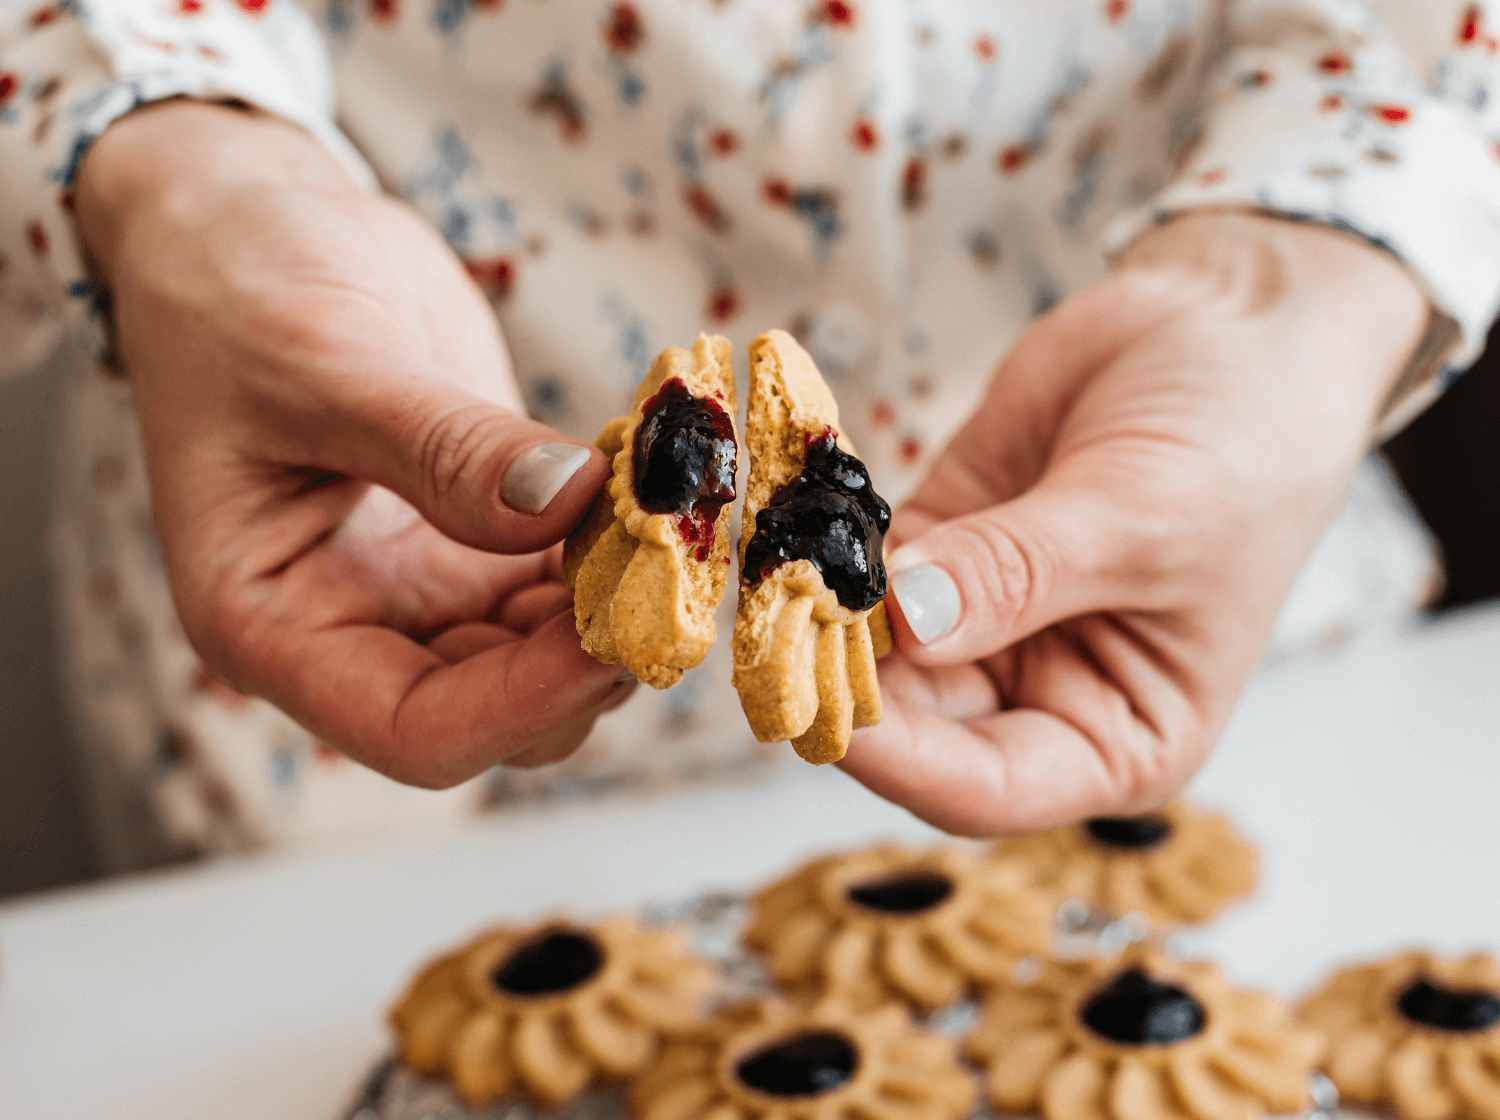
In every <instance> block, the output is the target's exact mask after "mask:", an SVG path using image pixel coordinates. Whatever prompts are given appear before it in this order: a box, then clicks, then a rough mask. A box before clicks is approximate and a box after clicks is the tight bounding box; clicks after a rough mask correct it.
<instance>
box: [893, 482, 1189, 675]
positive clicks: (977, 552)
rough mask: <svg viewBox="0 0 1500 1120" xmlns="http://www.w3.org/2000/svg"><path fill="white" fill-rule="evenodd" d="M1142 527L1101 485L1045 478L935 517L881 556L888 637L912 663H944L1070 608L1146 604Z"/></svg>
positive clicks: (1005, 640)
mask: <svg viewBox="0 0 1500 1120" xmlns="http://www.w3.org/2000/svg"><path fill="white" fill-rule="evenodd" d="M1149 533H1150V530H1149V528H1147V527H1146V526H1145V525H1143V524H1142V523H1141V522H1139V521H1138V520H1132V519H1130V518H1128V517H1127V516H1126V515H1125V514H1124V512H1123V511H1122V509H1121V506H1120V503H1119V502H1118V501H1117V500H1116V499H1115V498H1113V497H1112V496H1111V495H1110V494H1109V493H1108V492H1106V491H1105V490H1101V489H1096V488H1093V487H1088V486H1081V485H1077V484H1069V485H1061V484H1057V483H1051V484H1049V483H1048V482H1047V481H1046V480H1044V481H1043V482H1042V483H1041V484H1039V485H1038V486H1036V487H1034V488H1033V489H1031V490H1029V491H1027V492H1026V493H1025V494H1023V495H1022V496H1020V497H1019V498H1016V499H1015V500H1013V501H1009V502H1005V503H1003V504H1001V505H996V506H991V507H989V508H987V509H983V510H979V511H978V512H975V513H971V514H968V515H966V516H963V517H957V518H954V519H952V520H950V521H944V522H941V523H939V524H938V525H936V526H934V527H932V528H930V529H928V530H927V531H926V532H925V533H923V534H922V535H921V536H919V537H917V538H916V539H915V540H912V541H909V542H908V543H906V544H903V545H902V546H901V547H900V548H898V549H897V550H896V552H895V553H894V554H893V555H892V556H891V559H890V570H891V596H892V599H893V601H894V603H895V607H896V609H895V610H894V611H893V612H892V615H893V621H894V624H895V628H896V634H897V639H898V641H899V642H900V645H901V648H902V650H903V651H904V652H905V653H907V655H908V656H910V657H911V659H912V660H913V661H915V662H917V663H918V664H925V665H950V664H958V663H962V662H968V661H975V660H979V659H980V658H984V657H988V656H990V655H991V654H994V653H997V652H999V651H1000V650H1002V649H1005V648H1006V647H1007V646H1010V645H1013V644H1015V643H1016V642H1019V641H1021V640H1022V639H1023V638H1026V637H1029V636H1030V635H1032V634H1035V633H1037V632H1039V631H1041V630H1045V629H1046V628H1047V627H1049V626H1052V625H1053V624H1055V623H1058V622H1061V621H1063V620H1064V619H1068V618H1074V617H1076V616H1078V615H1083V614H1091V613H1094V612H1097V611H1105V610H1112V609H1119V608H1124V607H1127V606H1129V607H1144V608H1146V609H1149V608H1150V607H1151V606H1152V604H1150V603H1148V602H1141V601H1140V589H1141V588H1142V587H1150V586H1152V582H1151V578H1150V576H1149V574H1148V573H1147V571H1146V569H1147V567H1148V558H1149V557H1150V556H1151V555H1152V554H1153V552H1154V550H1152V549H1150V548H1148V547H1147V543H1148V541H1147V538H1148V534H1149ZM1149 566H1150V567H1151V568H1152V569H1153V570H1155V568H1156V565H1149ZM1163 605H1165V604H1163Z"/></svg>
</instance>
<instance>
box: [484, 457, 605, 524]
mask: <svg viewBox="0 0 1500 1120" xmlns="http://www.w3.org/2000/svg"><path fill="white" fill-rule="evenodd" d="M588 461H589V449H588V448H587V447H579V446H578V445H577V444H576V443H544V444H542V445H541V446H539V447H533V448H532V449H531V450H530V451H527V452H524V453H523V454H522V455H521V456H520V457H519V458H517V459H516V461H515V462H514V463H512V464H511V465H510V470H508V471H506V472H505V480H504V481H503V482H501V483H500V500H501V501H503V502H504V503H505V504H506V505H508V506H510V508H511V509H514V510H519V511H520V512H522V513H541V512H542V510H544V509H546V508H547V506H548V505H549V504H550V503H551V501H552V499H553V498H555V497H557V492H558V491H559V490H561V489H562V488H563V487H564V486H566V485H567V484H568V479H570V478H572V477H573V476H574V475H575V474H577V473H578V472H579V471H580V470H581V469H582V468H583V465H584V464H585V463H587V462H588Z"/></svg>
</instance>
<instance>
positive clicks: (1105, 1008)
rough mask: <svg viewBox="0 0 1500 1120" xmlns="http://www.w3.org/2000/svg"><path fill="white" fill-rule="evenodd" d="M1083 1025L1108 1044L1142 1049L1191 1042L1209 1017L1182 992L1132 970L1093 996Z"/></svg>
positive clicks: (1085, 1006) (1201, 1006) (1195, 1001)
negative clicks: (1143, 1046)
mask: <svg viewBox="0 0 1500 1120" xmlns="http://www.w3.org/2000/svg"><path fill="white" fill-rule="evenodd" d="M1083 1021H1084V1022H1085V1023H1087V1024H1088V1025H1089V1027H1090V1028H1091V1029H1092V1030H1093V1031H1094V1033H1096V1034H1099V1035H1103V1036H1104V1037H1105V1038H1107V1039H1109V1040H1110V1041H1111V1042H1119V1043H1125V1044H1129V1045H1135V1046H1142V1045H1152V1044H1157V1045H1159V1044H1162V1043H1167V1042H1181V1041H1182V1040H1183V1039H1185V1038H1192V1037H1193V1035H1195V1034H1197V1033H1198V1032H1199V1031H1201V1030H1202V1029H1203V1027H1204V1025H1205V1024H1206V1023H1207V1022H1208V1017H1207V1016H1206V1015H1205V1014H1204V1013H1203V1005H1202V1004H1200V1003H1199V1002H1198V1001H1197V1000H1195V999H1194V998H1193V997H1192V996H1191V995H1189V994H1188V993H1187V992H1185V991H1183V990H1182V989H1181V988H1179V987H1177V986H1176V985H1174V984H1163V983H1162V982H1161V981H1159V980H1153V979H1152V978H1151V977H1149V976H1147V975H1146V974H1145V973H1144V972H1142V971H1141V970H1140V969H1138V968H1132V969H1130V970H1129V971H1127V972H1122V973H1120V975H1118V976H1116V977H1115V978H1114V979H1113V980H1111V981H1110V982H1109V983H1108V984H1106V985H1105V986H1104V987H1102V988H1100V989H1099V990H1098V991H1097V992H1095V993H1094V995H1093V997H1092V998H1091V999H1090V1000H1089V1001H1088V1003H1086V1004H1084V1005H1083Z"/></svg>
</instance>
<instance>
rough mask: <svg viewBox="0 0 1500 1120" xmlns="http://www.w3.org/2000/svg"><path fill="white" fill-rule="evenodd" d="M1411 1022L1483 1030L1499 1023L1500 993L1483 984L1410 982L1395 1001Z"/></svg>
mask: <svg viewBox="0 0 1500 1120" xmlns="http://www.w3.org/2000/svg"><path fill="white" fill-rule="evenodd" d="M1396 1006H1397V1007H1399V1008H1400V1009H1401V1014H1403V1015H1405V1016H1406V1017H1407V1018H1408V1019H1410V1020H1411V1021H1412V1022H1413V1023H1421V1024H1422V1026H1424V1027H1436V1028H1437V1029H1438V1030H1440V1031H1456V1032H1462V1033H1469V1032H1477V1031H1487V1030H1489V1029H1490V1028H1491V1027H1493V1026H1494V1025H1495V1024H1496V1023H1500V996H1497V995H1496V993H1494V992H1487V991H1485V990H1484V989H1483V988H1469V989H1454V988H1445V987H1443V985H1441V984H1435V983H1433V982H1432V981H1431V980H1427V979H1425V978H1424V979H1421V980H1418V981H1416V982H1415V983H1414V984H1412V985H1411V986H1410V987H1409V988H1407V989H1406V990H1405V991H1404V992H1402V993H1401V997H1400V998H1399V999H1398V1000H1397V1001H1396Z"/></svg>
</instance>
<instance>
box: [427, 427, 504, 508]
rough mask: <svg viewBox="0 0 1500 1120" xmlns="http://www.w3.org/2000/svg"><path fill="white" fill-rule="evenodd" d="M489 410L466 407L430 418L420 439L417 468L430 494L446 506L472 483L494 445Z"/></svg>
mask: <svg viewBox="0 0 1500 1120" xmlns="http://www.w3.org/2000/svg"><path fill="white" fill-rule="evenodd" d="M486 412H487V410H486V409H484V408H483V407H481V406H479V405H472V406H465V407H462V408H457V409H454V410H452V411H450V412H445V413H442V414H440V415H438V416H436V417H433V418H431V419H429V420H428V421H427V423H426V425H425V427H424V429H423V431H422V434H421V437H420V438H419V440H418V441H417V469H418V471H419V472H420V477H421V484H422V486H423V487H424V488H425V489H426V491H427V494H428V496H429V497H430V498H431V499H432V500H433V501H434V502H435V503H437V504H438V505H446V504H448V503H450V502H452V501H453V500H454V499H455V498H456V497H458V496H459V495H460V494H461V493H462V491H463V490H464V489H466V488H467V487H468V486H469V485H471V484H472V483H473V481H474V480H475V478H476V476H477V475H478V474H480V473H481V472H482V471H483V469H484V465H485V461H486V458H487V454H486V453H487V452H488V450H489V449H490V447H491V439H490V425H489V423H488V421H487V418H486Z"/></svg>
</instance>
